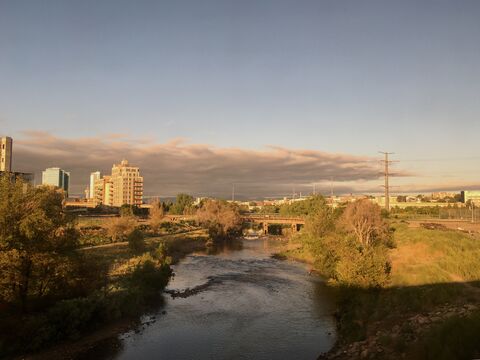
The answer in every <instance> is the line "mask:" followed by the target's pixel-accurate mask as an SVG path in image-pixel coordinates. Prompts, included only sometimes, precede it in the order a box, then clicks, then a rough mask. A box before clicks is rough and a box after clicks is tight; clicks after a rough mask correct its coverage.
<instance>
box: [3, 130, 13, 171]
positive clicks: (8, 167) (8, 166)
mask: <svg viewBox="0 0 480 360" xmlns="http://www.w3.org/2000/svg"><path fill="white" fill-rule="evenodd" d="M12 147H13V140H12V138H11V137H8V136H5V137H2V138H0V171H6V172H11V171H12Z"/></svg>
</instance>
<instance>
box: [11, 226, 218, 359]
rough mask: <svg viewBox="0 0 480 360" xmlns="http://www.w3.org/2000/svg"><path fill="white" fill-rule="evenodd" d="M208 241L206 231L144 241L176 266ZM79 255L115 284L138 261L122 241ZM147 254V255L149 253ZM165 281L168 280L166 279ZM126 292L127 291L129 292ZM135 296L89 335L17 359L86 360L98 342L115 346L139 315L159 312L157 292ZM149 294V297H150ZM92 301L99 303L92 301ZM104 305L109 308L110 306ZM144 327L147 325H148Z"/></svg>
mask: <svg viewBox="0 0 480 360" xmlns="http://www.w3.org/2000/svg"><path fill="white" fill-rule="evenodd" d="M208 239H209V237H208V234H207V233H206V231H205V230H201V229H197V230H193V231H189V232H182V233H176V234H168V235H162V236H159V237H150V238H147V239H146V249H147V250H149V251H154V250H155V249H156V248H157V247H158V246H159V245H160V244H163V245H162V246H164V248H165V249H166V253H165V256H168V257H169V258H170V259H171V263H176V262H178V261H179V260H180V259H181V258H183V257H185V256H186V255H188V254H190V253H193V252H196V251H201V250H205V245H206V242H207V241H208ZM82 253H83V254H84V255H85V256H86V258H87V259H89V261H93V262H96V263H103V264H105V265H108V268H109V269H110V270H109V278H110V279H111V281H114V282H115V283H122V284H124V283H125V281H124V280H123V278H124V277H125V276H129V275H128V274H129V273H130V272H131V270H129V269H130V268H131V267H132V266H137V265H135V264H137V263H138V261H137V260H135V259H137V258H138V256H137V255H135V254H133V253H132V252H131V250H130V249H129V248H128V243H124V242H118V243H112V244H108V245H106V246H104V245H100V246H93V247H89V248H84V249H82ZM146 254H148V252H147V253H146ZM148 276H150V275H148ZM137 281H141V279H140V278H138V279H137ZM163 281H164V280H161V281H160V285H161V284H162V282H163ZM166 281H168V279H167V280H166ZM165 284H166V283H165ZM111 286H113V285H111ZM122 286H124V285H122ZM162 288H163V285H162ZM144 291H147V293H145V296H143V295H141V294H142V293H143V292H144ZM127 292H129V290H128V289H127ZM117 293H118V290H115V291H114V292H113V293H112V295H109V298H110V300H109V301H108V304H110V303H112V302H115V303H117V300H115V298H116V297H118V296H117V295H116V294H117ZM135 294H136V295H135V298H136V299H138V300H139V301H137V300H134V301H133V302H134V303H135V304H133V303H132V304H131V305H132V306H130V305H129V306H128V312H124V311H123V310H122V311H121V313H120V314H119V315H115V316H114V317H112V318H111V319H110V320H108V321H100V322H98V323H97V324H96V325H94V326H93V328H89V331H88V332H82V333H79V334H78V335H75V336H74V337H73V338H72V339H68V337H67V339H66V340H64V341H62V342H59V343H57V344H54V345H53V346H51V347H49V348H48V349H46V350H43V351H40V352H37V353H33V354H31V355H23V356H20V357H18V359H52V358H62V359H63V358H65V359H83V358H88V352H89V349H91V348H94V347H95V348H96V347H97V346H98V344H100V343H103V342H107V343H109V346H113V347H115V346H116V345H115V344H114V342H115V339H116V338H117V335H118V334H120V333H124V332H126V331H129V330H134V329H138V328H139V327H142V326H144V325H143V324H142V323H141V321H140V316H141V315H143V314H144V313H145V312H148V311H151V310H154V309H155V310H156V309H158V306H161V304H162V303H163V300H162V298H161V295H160V294H158V293H157V295H155V294H154V293H153V292H151V291H150V290H148V289H146V290H141V291H140V292H138V291H135ZM149 294H151V296H150V295H149ZM118 295H120V293H118ZM95 296H96V295H95ZM112 296H113V297H112ZM152 296H153V297H154V298H155V299H154V298H153V297H152ZM159 296H160V297H159ZM123 297H124V296H123V295H121V298H123ZM127 298H130V300H128V301H129V303H131V302H132V300H133V299H131V296H130V295H128V296H127ZM102 301H103V300H102ZM122 301H123V300H122ZM94 302H98V301H97V300H95V301H94ZM107 306H109V307H110V306H111V305H107ZM145 326H148V324H147V325H145ZM80 335H81V336H80Z"/></svg>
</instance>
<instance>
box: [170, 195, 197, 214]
mask: <svg viewBox="0 0 480 360" xmlns="http://www.w3.org/2000/svg"><path fill="white" fill-rule="evenodd" d="M193 202H194V199H193V196H191V195H188V194H178V195H177V199H176V200H175V204H173V205H172V206H171V207H170V213H171V214H174V215H184V214H185V213H186V212H188V211H189V209H190V207H191V206H192V205H193Z"/></svg>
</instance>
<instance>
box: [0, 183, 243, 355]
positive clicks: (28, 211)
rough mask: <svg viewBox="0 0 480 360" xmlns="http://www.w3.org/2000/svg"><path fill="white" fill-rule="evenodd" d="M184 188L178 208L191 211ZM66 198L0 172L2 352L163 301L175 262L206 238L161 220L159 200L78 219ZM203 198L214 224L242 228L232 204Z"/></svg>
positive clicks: (45, 343) (51, 340)
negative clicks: (144, 211) (144, 208)
mask: <svg viewBox="0 0 480 360" xmlns="http://www.w3.org/2000/svg"><path fill="white" fill-rule="evenodd" d="M181 197H182V201H181V202H180V203H179V204H177V205H176V206H175V207H174V211H175V212H179V211H192V206H191V202H192V201H190V200H191V199H190V198H189V197H188V196H184V195H182V196H181ZM62 203H63V195H62V194H61V193H60V192H58V191H55V190H53V189H50V188H46V187H40V188H33V187H30V186H28V185H27V184H24V183H22V182H21V181H17V182H16V183H12V182H10V181H9V179H8V178H7V177H1V178H0V273H1V277H0V358H3V357H12V356H15V355H20V354H27V353H35V352H38V351H39V350H41V349H44V348H47V347H50V346H52V345H54V344H56V343H59V342H64V341H75V340H77V339H80V338H81V337H83V336H85V335H86V334H87V333H90V332H91V331H93V330H96V329H99V328H101V327H103V326H104V325H105V324H107V323H112V322H115V321H119V320H122V319H123V320H125V319H129V318H130V319H135V318H138V316H139V315H141V314H143V313H144V312H145V311H147V310H148V309H149V308H150V307H152V306H158V305H159V304H161V302H162V297H161V296H162V295H161V293H162V290H163V289H164V287H165V286H166V285H167V283H168V281H169V278H170V276H171V274H172V271H171V268H170V265H171V263H172V262H175V261H177V260H178V259H179V258H180V257H182V256H184V255H185V254H187V253H189V252H192V251H196V250H201V249H204V248H205V246H206V244H207V243H208V241H209V239H210V237H209V236H208V232H207V231H205V230H203V229H202V228H200V227H198V226H197V225H195V224H192V223H186V222H180V223H169V222H165V221H164V219H163V214H164V205H162V204H160V203H158V202H157V203H155V204H154V208H153V210H152V211H151V214H150V217H149V219H147V220H146V221H145V220H144V221H142V222H141V221H139V219H138V218H137V217H135V216H134V211H132V210H133V209H131V208H129V207H124V208H122V209H121V211H120V213H121V216H120V217H114V218H110V219H107V220H105V219H103V220H101V221H94V222H91V221H88V220H87V221H85V220H82V223H79V220H78V219H76V218H75V217H73V216H72V215H70V214H69V213H67V212H65V209H64V208H63V206H62ZM208 206H209V207H210V208H209V209H210V210H212V211H213V210H215V212H214V213H212V214H210V210H203V211H202V214H203V215H202V216H203V218H204V221H205V226H206V227H207V228H208V229H209V231H210V232H211V233H213V232H214V230H213V229H215V234H216V235H218V236H220V235H222V234H223V235H226V234H233V232H234V231H235V229H236V230H238V219H237V220H232V218H231V215H232V214H233V215H234V216H235V214H237V213H236V212H235V210H234V209H233V208H231V207H230V206H229V205H227V204H226V203H223V202H218V204H217V203H216V202H212V203H210V204H208ZM232 211H233V213H232ZM224 212H225V215H226V216H225V217H224V216H222V214H223V213H224ZM224 218H225V219H227V218H228V219H230V220H229V222H228V223H225V222H223V220H222V219H224Z"/></svg>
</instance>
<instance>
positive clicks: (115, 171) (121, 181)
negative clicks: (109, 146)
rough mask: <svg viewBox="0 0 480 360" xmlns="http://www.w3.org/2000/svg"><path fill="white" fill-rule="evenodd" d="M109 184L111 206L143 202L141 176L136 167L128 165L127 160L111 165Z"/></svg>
mask: <svg viewBox="0 0 480 360" xmlns="http://www.w3.org/2000/svg"><path fill="white" fill-rule="evenodd" d="M111 184H112V187H113V199H112V205H113V206H122V205H124V204H129V205H141V204H142V203H143V177H141V176H140V169H139V168H138V167H134V166H130V165H129V163H128V161H127V160H122V162H121V163H120V164H118V165H113V168H112V176H111Z"/></svg>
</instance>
